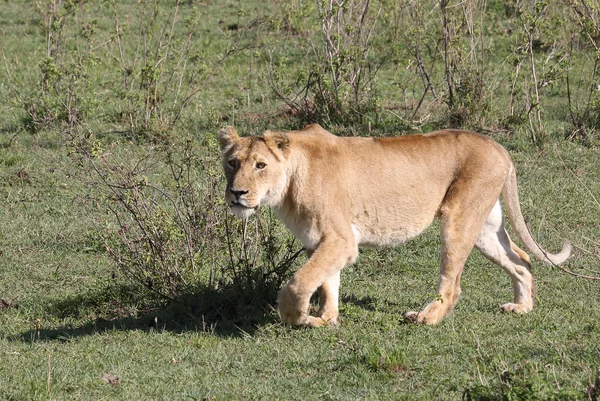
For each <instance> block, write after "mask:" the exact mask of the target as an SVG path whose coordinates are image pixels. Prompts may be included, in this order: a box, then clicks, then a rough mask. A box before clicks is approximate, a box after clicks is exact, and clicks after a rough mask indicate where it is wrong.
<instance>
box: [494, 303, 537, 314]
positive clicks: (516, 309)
mask: <svg viewBox="0 0 600 401" xmlns="http://www.w3.org/2000/svg"><path fill="white" fill-rule="evenodd" d="M500 309H501V310H502V312H507V313H508V312H513V313H527V312H530V311H531V310H532V309H533V307H532V306H529V305H526V304H515V303H511V302H509V303H506V304H504V305H502V306H501V307H500Z"/></svg>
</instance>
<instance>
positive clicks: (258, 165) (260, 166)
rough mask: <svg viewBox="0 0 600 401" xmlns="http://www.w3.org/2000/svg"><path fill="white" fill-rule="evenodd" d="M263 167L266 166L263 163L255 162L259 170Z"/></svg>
mask: <svg viewBox="0 0 600 401" xmlns="http://www.w3.org/2000/svg"><path fill="white" fill-rule="evenodd" d="M265 167H267V165H266V164H265V163H256V168H257V169H259V170H262V169H263V168H265Z"/></svg>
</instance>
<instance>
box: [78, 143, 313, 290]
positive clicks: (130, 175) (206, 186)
mask: <svg viewBox="0 0 600 401" xmlns="http://www.w3.org/2000/svg"><path fill="white" fill-rule="evenodd" d="M210 138H212V137H210ZM90 143H95V145H93V146H89V144H90ZM77 149H78V150H79V151H78V153H77V154H76V156H77V157H79V159H78V160H79V163H80V164H81V165H82V167H84V168H85V169H86V171H89V172H90V175H91V177H92V179H91V182H90V183H91V184H92V185H93V187H94V188H95V191H96V193H97V196H98V198H99V199H100V201H101V202H100V204H101V205H102V206H103V207H104V208H106V210H107V211H109V212H110V213H111V215H112V216H113V218H114V219H110V221H112V223H109V224H108V225H107V227H106V229H105V236H104V238H105V243H106V248H107V251H108V253H109V254H110V256H111V257H112V258H113V260H114V261H115V262H116V264H117V266H118V267H119V269H120V270H121V271H122V272H123V274H124V275H125V276H126V277H128V278H129V279H130V280H132V281H133V282H135V283H137V284H140V285H142V286H144V287H146V288H147V289H149V290H150V291H152V292H154V293H155V294H157V295H158V296H159V297H160V298H163V299H170V300H173V299H175V298H176V297H178V296H180V295H182V294H185V293H190V292H194V291H198V290H201V289H202V288H206V289H212V290H215V289H221V290H226V289H228V288H231V289H233V290H234V293H235V294H237V295H238V296H242V295H246V296H250V295H256V294H260V293H264V295H265V296H264V298H263V300H267V301H269V302H274V301H275V295H276V292H277V290H278V288H279V287H280V286H281V284H282V283H283V282H284V281H285V280H287V279H288V278H289V275H290V269H291V268H292V267H293V263H294V261H295V260H296V258H297V257H298V256H299V254H300V251H301V247H300V246H298V244H297V242H296V241H295V240H294V239H293V237H291V236H290V235H289V234H288V233H287V232H286V231H285V230H283V228H282V226H281V225H280V224H277V223H275V222H274V221H273V219H272V217H271V215H270V212H265V213H263V214H259V215H258V216H257V217H256V218H255V219H252V221H251V222H250V223H247V222H244V223H242V222H240V221H239V220H236V219H233V218H232V216H230V215H229V214H228V212H227V208H226V206H225V204H224V201H223V200H222V191H223V188H222V181H223V180H222V179H221V171H220V167H219V166H220V163H219V161H218V160H216V157H215V156H212V155H218V151H217V148H216V142H215V141H214V140H212V139H210V140H208V141H205V143H203V144H199V143H198V142H197V141H196V140H194V139H193V138H192V137H187V138H185V139H184V140H181V141H176V142H174V143H171V144H169V145H161V146H154V147H150V148H145V149H144V150H143V152H144V154H143V155H141V156H140V155H136V154H131V153H130V152H125V153H123V152H122V151H121V150H119V149H117V148H112V149H103V145H102V144H101V143H99V142H97V141H94V140H93V139H91V138H88V140H86V141H82V142H81V143H79V144H78V145H77ZM207 149H212V150H213V151H214V152H211V153H210V155H211V156H203V154H204V152H205V151H206V150H207ZM140 151H142V150H141V149H140ZM248 227H252V234H253V235H252V239H250V238H249V236H247V232H248Z"/></svg>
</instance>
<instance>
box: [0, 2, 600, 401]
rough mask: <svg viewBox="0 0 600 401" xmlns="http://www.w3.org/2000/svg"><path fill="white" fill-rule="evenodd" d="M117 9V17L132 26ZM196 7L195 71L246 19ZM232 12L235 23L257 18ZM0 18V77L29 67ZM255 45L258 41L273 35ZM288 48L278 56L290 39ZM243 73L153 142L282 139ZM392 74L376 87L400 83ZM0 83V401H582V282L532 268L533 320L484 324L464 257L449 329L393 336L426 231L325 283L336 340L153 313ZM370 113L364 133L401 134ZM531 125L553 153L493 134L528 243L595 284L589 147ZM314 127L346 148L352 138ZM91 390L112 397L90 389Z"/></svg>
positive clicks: (561, 125) (228, 76) (480, 294)
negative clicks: (568, 247) (337, 316)
mask: <svg viewBox="0 0 600 401" xmlns="http://www.w3.org/2000/svg"><path fill="white" fill-rule="evenodd" d="M133 3H135V2H132V4H128V3H123V4H124V5H123V7H124V9H126V10H129V11H130V13H131V14H133V12H132V11H131V10H132V9H133V6H134V5H135V4H133ZM209 3H210V4H207V5H206V7H207V10H209V11H210V13H207V14H206V18H205V19H203V20H202V29H203V30H204V31H203V32H204V33H205V36H206V37H205V39H204V40H205V41H206V43H207V44H206V46H207V49H211V50H210V51H211V52H215V53H211V54H209V56H211V57H213V56H215V55H216V52H217V51H218V50H215V49H219V46H220V44H221V43H224V42H221V40H223V37H222V36H221V35H220V33H219V32H221V33H222V32H229V31H227V30H226V29H225V28H223V26H227V25H228V24H233V23H234V22H236V23H238V22H239V21H241V24H242V25H243V24H245V21H246V20H244V18H243V17H242V18H241V20H240V19H239V18H240V17H239V15H242V14H240V13H238V11H239V8H240V7H241V4H240V3H236V2H231V3H227V4H226V5H225V6H219V5H217V4H216V3H215V4H212V3H211V2H209ZM251 4H252V6H247V7H248V10H249V11H248V12H249V13H252V12H254V11H253V10H254V8H253V7H254V6H256V9H258V5H256V4H254V3H251ZM127 7H131V8H127ZM4 9H5V11H3V13H2V15H0V24H1V25H0V28H1V29H2V31H3V35H4V36H3V37H2V38H3V39H2V40H3V45H4V46H5V47H4V49H5V52H6V55H7V56H8V59H9V60H10V62H9V64H10V65H18V66H23V65H27V64H28V63H29V64H30V65H34V66H36V65H37V61H38V60H39V54H40V52H41V53H43V51H42V50H43V47H44V38H43V37H42V36H40V32H39V29H38V28H39V27H37V25H36V24H37V21H38V19H39V18H38V17H37V16H36V14H35V13H33V11H32V8H31V6H29V5H27V4H21V3H13V2H10V3H6V4H5V5H4ZM186 10H187V9H184V11H186ZM276 10H278V9H276ZM98 16H100V17H101V18H105V16H104V17H102V14H101V13H99V14H98ZM242 16H243V15H242ZM277 16H278V14H277V12H275V11H273V12H272V15H271V17H277ZM220 20H222V21H223V23H219V21H220ZM102 24H104V25H102ZM100 25H101V26H110V21H108V20H104V19H103V20H102V21H101V23H100ZM297 25H298V26H300V25H301V24H300V23H299V22H298V23H297ZM309 25H310V24H309ZM268 26H271V25H268ZM219 27H220V28H219ZM261 29H262V28H261ZM264 29H265V31H260V32H258V33H256V35H259V34H260V35H263V34H264V35H265V36H264V37H262V36H259V37H258V39H261V40H264V41H267V38H268V35H278V34H281V31H276V30H275V29H274V28H272V27H271V28H268V27H267V28H264ZM265 32H266V33H265ZM269 32H270V33H269ZM229 34H230V33H229ZM290 35H291V36H290V38H289V40H290V43H292V42H294V41H300V40H301V38H298V37H294V36H293V35H292V34H290ZM225 39H226V38H225ZM282 46H283V45H282ZM288 46H289V47H290V48H291V47H293V46H291V45H290V44H288ZM259 50H261V51H262V48H261V49H259ZM296 51H298V48H296V49H290V50H289V53H290V55H293V54H294V52H296ZM248 56H249V53H248V52H245V53H241V54H237V55H236V56H235V57H233V58H231V59H229V60H228V61H227V62H226V63H225V65H224V66H223V70H222V72H221V74H220V75H218V76H217V77H216V78H214V80H213V81H212V82H211V84H210V85H208V86H207V87H206V89H205V90H204V91H202V92H201V94H200V96H199V98H198V104H196V105H194V106H192V107H191V109H190V110H191V111H190V113H189V114H186V116H185V118H184V119H183V120H182V122H181V124H180V125H178V126H177V127H176V129H174V130H173V132H171V133H170V135H182V134H183V133H186V132H187V131H192V132H194V135H196V136H197V137H199V139H200V140H202V139H203V137H204V136H206V135H209V134H210V133H212V132H216V131H217V128H218V126H219V125H221V124H224V123H235V124H236V126H241V127H242V129H241V130H242V131H244V130H245V131H246V132H252V133H256V132H260V131H261V130H262V129H263V128H266V127H270V128H273V127H277V128H287V127H293V126H296V125H298V124H300V123H299V122H297V121H295V120H291V119H289V118H287V117H284V116H280V115H279V114H280V111H279V107H280V104H279V103H278V101H277V100H276V99H274V98H272V97H271V95H269V90H268V87H267V86H266V85H265V83H264V81H262V80H261V79H259V74H258V73H257V77H256V78H257V79H256V80H255V81H254V83H253V84H252V85H254V89H253V91H252V98H251V99H250V100H251V101H250V104H249V105H248V104H247V103H245V102H246V101H247V97H246V95H247V92H246V90H247V89H244V88H240V87H239V84H240V83H239V81H240V80H239V76H243V77H244V82H245V81H246V78H248V76H247V74H248V72H249V60H248ZM256 57H257V60H258V59H259V57H258V56H256ZM257 64H258V62H257ZM257 68H258V67H257ZM394 68H395V67H390V69H389V70H387V71H384V72H383V75H382V76H394V74H399V75H400V74H401V72H395V70H394ZM13 72H14V71H13ZM34 72H35V70H27V71H23V74H16V75H13V78H14V79H15V81H14V83H15V84H16V85H18V86H19V87H22V88H30V89H31V88H34V87H35V83H36V81H35V80H36V79H37V78H36V74H35V73H34ZM2 74H5V72H4V71H3V72H2V73H0V110H1V111H2V113H3V121H2V123H1V124H0V299H2V300H3V301H4V302H3V303H0V399H2V400H4V399H6V400H63V399H75V400H87V399H110V400H112V399H119V400H129V399H131V400H139V399H153V400H161V399H165V400H167V399H168V400H172V399H190V400H194V399H197V400H224V399H289V400H323V399H332V400H345V399H348V400H356V399H382V400H385V399H393V400H397V399H407V400H408V399H410V400H413V399H422V400H431V399H440V400H448V399H463V397H465V398H466V399H472V400H502V399H561V400H571V399H573V400H581V399H588V396H587V395H586V392H588V391H589V390H590V389H591V388H592V384H593V382H594V380H595V377H596V374H597V371H598V369H599V368H600V308H599V307H598V306H599V305H600V291H599V287H598V283H597V282H593V281H589V280H582V279H577V278H574V277H572V276H569V275H567V274H565V273H563V272H561V271H560V270H558V269H556V268H552V267H548V266H546V265H542V264H541V263H539V262H534V274H535V277H536V280H537V281H536V283H537V296H536V300H535V302H536V304H535V309H534V311H533V312H532V313H530V314H528V315H524V316H518V315H508V314H502V313H501V312H500V310H499V305H500V304H502V303H504V302H509V301H510V300H511V299H512V290H511V286H510V282H509V279H508V277H507V276H506V274H504V273H503V272H502V271H501V270H500V269H499V268H498V267H496V266H495V265H493V264H491V263H490V262H488V261H487V260H485V259H484V258H483V257H482V256H481V255H479V254H477V253H476V252H473V254H472V255H471V256H470V258H469V260H468V262H467V265H466V269H465V274H464V275H463V280H462V287H463V293H462V294H463V295H462V297H461V300H460V301H459V303H458V305H457V308H456V310H455V311H454V313H453V314H452V315H451V316H449V317H448V318H447V319H445V320H444V321H443V322H442V323H441V324H439V325H438V326H436V327H424V326H414V325H407V324H404V323H403V322H402V315H403V313H404V312H406V311H408V310H415V309H418V308H421V307H423V306H424V305H426V304H427V303H428V302H429V301H430V300H431V298H432V297H433V296H434V289H435V286H436V284H437V278H438V273H439V262H438V259H439V248H440V240H439V234H438V231H439V227H438V226H437V225H434V226H433V227H431V228H430V229H428V230H427V231H426V232H425V233H424V234H423V235H422V236H420V237H419V238H417V239H415V240H413V241H411V242H409V243H407V244H405V245H404V246H401V247H398V248H394V249H386V250H378V251H373V250H361V253H360V257H359V260H358V262H357V263H356V264H355V265H353V266H350V267H348V268H346V269H345V270H344V271H343V272H342V288H341V294H340V298H341V306H340V310H341V326H340V327H339V328H338V329H335V330H331V329H313V330H307V329H295V328H290V327H286V326H284V325H282V324H281V323H280V322H279V318H278V316H277V313H276V311H275V310H274V309H273V308H272V306H271V305H269V304H268V303H266V302H264V301H262V302H256V303H255V304H246V305H244V304H243V302H236V300H235V299H231V298H230V297H231V296H232V294H231V293H229V292H227V291H225V290H220V289H211V290H208V289H199V290H198V291H196V292H194V293H188V294H184V295H182V297H181V298H180V299H178V300H177V301H178V302H172V303H164V302H163V301H161V300H157V299H155V298H154V297H153V296H152V295H151V294H148V293H147V292H145V291H144V290H143V289H141V288H140V287H139V286H138V285H136V284H135V283H132V282H130V281H128V280H126V278H124V277H123V276H122V275H121V273H120V271H119V270H118V269H117V267H116V266H115V264H114V262H113V261H112V260H111V259H110V257H109V256H108V254H107V253H106V250H105V248H104V242H103V237H102V234H103V231H104V230H105V229H106V227H107V225H108V224H109V223H110V222H111V217H110V215H109V214H108V213H107V212H106V210H105V209H104V208H103V207H102V205H101V203H99V202H98V201H97V199H96V198H95V193H94V191H93V188H92V187H90V186H89V185H88V184H89V182H88V181H87V180H86V179H85V177H83V178H82V174H81V171H80V169H79V167H78V166H77V165H76V164H75V163H73V159H72V148H71V147H70V146H69V140H68V137H67V136H65V135H64V130H62V129H61V128H60V127H57V126H50V127H48V128H45V129H42V130H40V131H38V132H35V133H30V132H27V129H26V126H25V122H24V117H25V116H24V112H23V111H22V108H21V105H19V104H18V102H15V101H14V94H13V93H12V92H11V91H10V90H9V87H8V86H7V85H6V84H2V82H4V83H6V82H7V81H6V75H2ZM382 86H385V84H383V85H382ZM388 89H389V88H388ZM24 90H25V89H24ZM386 90H387V89H386V88H383V89H381V91H382V92H383V93H386ZM391 97H392V95H391V94H390V98H391ZM559 100H560V99H559V96H556V97H552V102H554V101H556V102H558V101H559ZM396 101H398V99H393V100H390V103H393V102H396ZM502 101H503V102H506V98H505V97H504V98H503V99H502ZM552 102H550V101H549V103H551V104H552V107H556V108H557V109H559V107H558V106H555V105H554V103H552ZM105 106H106V108H104V107H102V110H103V111H106V109H110V108H111V107H117V106H115V105H114V104H113V105H105ZM265 110H266V111H265ZM109 111H110V110H109ZM384 115H386V117H384V118H382V120H381V121H380V123H379V125H375V124H374V126H373V134H374V135H386V134H390V133H396V132H397V130H398V129H399V127H401V126H403V123H400V122H398V121H395V120H394V118H393V115H391V114H384ZM546 117H547V119H548V121H546V126H547V128H548V129H549V130H551V132H550V137H551V138H552V139H553V140H549V141H547V142H546V143H543V144H541V145H540V146H533V145H532V144H531V143H530V141H529V139H528V135H527V134H526V133H525V130H526V128H524V127H525V125H523V126H519V127H517V128H516V129H514V130H513V131H511V132H510V133H508V134H507V133H506V132H500V133H494V134H493V136H494V138H495V139H496V140H498V141H499V142H500V143H502V144H503V145H504V146H505V147H506V148H507V149H509V151H510V153H511V155H512V157H513V160H514V161H515V164H516V166H517V171H518V177H519V185H520V187H519V189H520V199H521V204H522V208H523V212H524V214H525V216H526V218H527V221H528V224H529V227H530V229H531V231H532V232H533V234H534V236H535V237H536V238H537V239H539V240H540V242H541V243H542V244H543V246H545V247H546V248H547V249H549V250H557V249H558V248H559V247H560V244H561V242H562V240H563V238H568V239H569V240H571V241H572V242H573V243H574V245H576V246H577V247H579V248H583V249H584V250H585V251H587V252H591V254H590V253H586V252H585V251H582V250H579V249H578V248H576V250H575V253H574V255H573V257H572V258H571V259H570V260H569V262H568V263H567V267H569V268H570V269H573V270H575V271H578V272H585V270H584V269H590V270H595V271H598V270H599V269H600V261H599V260H598V256H597V255H598V253H599V249H600V244H599V238H600V236H599V231H598V227H599V220H598V216H599V212H600V205H598V204H597V201H596V200H595V199H600V164H598V162H597V161H598V157H599V154H598V148H597V147H594V146H583V145H581V144H578V143H575V142H569V141H565V140H562V139H560V138H562V137H563V136H564V130H565V126H566V124H567V123H568V121H567V122H565V121H566V120H565V119H568V117H567V116H562V115H560V113H548V114H547V115H546ZM563 117H564V118H563ZM561 118H563V119H562V120H561ZM85 124H87V125H86V128H88V129H91V130H92V131H94V132H97V138H99V140H101V141H102V142H103V144H104V145H105V146H106V147H108V146H110V145H112V146H115V147H118V148H119V151H120V152H122V153H123V154H132V155H136V154H141V153H143V152H144V151H147V150H148V149H151V148H152V146H153V145H154V143H153V142H152V141H151V140H148V138H146V137H136V136H135V135H134V134H132V133H126V134H122V133H120V132H118V131H119V130H118V129H116V128H118V124H117V122H115V121H112V122H111V121H107V120H103V119H102V118H101V117H98V116H97V115H94V116H91V117H90V120H89V121H86V122H85ZM428 124H429V123H428ZM431 124H432V126H435V124H434V123H431ZM426 126H427V125H425V127H426ZM192 128H193V129H192ZM327 128H330V129H332V130H333V131H335V132H338V133H361V132H365V128H364V127H363V126H361V125H352V126H343V125H332V126H330V127H327ZM108 131H110V133H108ZM160 179H161V177H157V180H160ZM594 253H595V256H594ZM299 263H300V262H297V263H296V266H298V265H299ZM273 290H276V289H273ZM257 299H259V297H257ZM261 299H262V298H261ZM232 310H234V312H232ZM106 374H111V375H116V376H118V382H116V383H115V384H110V383H108V382H107V381H106V380H103V379H102V378H103V376H104V375H106Z"/></svg>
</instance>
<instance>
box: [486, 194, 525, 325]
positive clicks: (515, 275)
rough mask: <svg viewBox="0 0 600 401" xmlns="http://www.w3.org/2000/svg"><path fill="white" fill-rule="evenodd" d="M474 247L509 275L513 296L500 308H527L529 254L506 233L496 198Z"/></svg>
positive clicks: (523, 311) (520, 309)
mask: <svg viewBox="0 0 600 401" xmlns="http://www.w3.org/2000/svg"><path fill="white" fill-rule="evenodd" d="M475 247H476V248H477V249H478V250H479V251H480V252H481V253H482V254H483V255H484V256H485V257H486V258H488V259H489V260H490V261H492V262H494V263H496V264H497V265H498V266H500V267H501V268H502V269H503V270H504V271H505V272H506V273H507V274H508V275H509V276H510V278H511V281H512V286H513V291H514V300H513V302H511V303H506V304H504V305H502V307H501V308H502V310H503V311H505V312H517V313H526V312H529V311H531V310H532V309H533V294H534V290H535V288H534V281H533V275H532V274H531V262H530V259H529V255H527V254H526V253H525V252H524V251H523V250H521V249H520V248H519V247H517V246H516V245H515V244H514V243H513V242H512V241H511V239H510V237H509V236H508V233H507V232H506V229H505V228H504V218H503V216H502V208H501V207H500V203H499V202H496V205H495V206H494V208H493V209H492V212H491V213H490V215H489V217H488V218H487V220H486V222H485V225H484V227H483V229H482V230H481V233H480V234H479V237H478V238H477V241H476V242H475Z"/></svg>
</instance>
